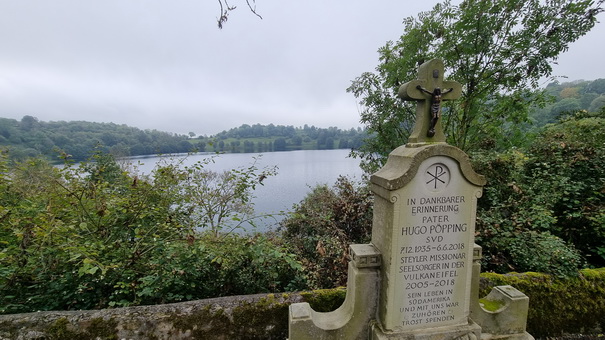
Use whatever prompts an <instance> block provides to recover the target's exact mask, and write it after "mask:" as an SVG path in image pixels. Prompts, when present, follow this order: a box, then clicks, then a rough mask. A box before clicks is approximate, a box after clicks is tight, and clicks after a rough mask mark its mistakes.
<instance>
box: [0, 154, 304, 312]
mask: <svg viewBox="0 0 605 340" xmlns="http://www.w3.org/2000/svg"><path fill="white" fill-rule="evenodd" d="M0 167H1V170H2V171H1V172H0V189H1V191H0V221H1V223H0V237H1V239H0V259H1V260H2V266H1V267H0V268H1V269H0V313H13V312H27V311H35V310H56V309H64V310H69V309H90V308H103V307H108V306H128V305H136V304H150V303H167V302H177V301H183V300H187V299H199V298H207V297H215V296H221V295H231V294H249V293H256V292H270V291H284V290H287V289H295V288H299V287H302V286H304V282H302V279H301V278H302V274H301V265H300V263H298V262H297V261H296V260H295V259H294V256H293V255H290V254H288V253H287V252H286V251H285V248H284V246H283V245H282V244H281V243H280V241H279V239H277V238H270V237H268V236H261V235H238V234H234V233H232V232H230V231H231V229H232V228H234V227H235V226H236V225H233V224H230V225H229V226H228V228H229V229H224V227H225V226H227V224H225V223H226V222H225V221H228V220H232V219H235V220H237V221H236V223H241V222H242V220H243V219H242V218H241V216H243V215H242V214H247V213H248V210H247V209H246V211H242V210H239V208H236V207H234V206H231V205H229V204H231V203H229V202H249V200H250V195H251V194H252V191H251V188H252V187H253V186H254V185H255V181H256V182H257V181H258V176H259V175H260V174H259V171H257V169H256V168H248V169H247V170H249V171H246V169H243V170H235V171H233V172H231V175H229V176H226V177H221V176H218V177H214V178H219V179H220V180H223V181H227V184H228V185H227V187H228V188H229V190H228V191H221V193H223V194H224V195H228V197H229V199H230V200H229V202H227V201H224V200H221V199H220V197H221V195H215V196H212V195H213V194H214V193H215V192H213V191H212V190H209V189H208V187H203V186H202V184H203V182H197V181H195V180H192V179H191V176H196V175H200V174H202V173H203V174H208V173H209V172H207V171H206V170H205V169H204V167H203V164H196V165H194V166H192V167H184V168H183V167H180V166H177V165H174V164H165V165H162V166H159V167H158V168H156V169H155V170H154V174H153V176H151V177H146V176H142V175H141V176H137V175H132V174H130V173H127V172H125V171H123V170H122V169H121V168H120V167H119V166H118V165H117V164H116V162H115V160H114V159H113V158H112V157H111V156H109V155H107V154H102V153H99V154H96V155H95V156H94V157H93V160H92V161H91V162H86V163H82V164H80V165H79V166H75V165H73V166H65V167H52V166H50V165H49V164H48V163H46V162H45V161H41V160H31V161H27V162H23V163H19V164H14V165H13V164H10V163H9V162H8V160H7V158H6V157H5V158H3V159H1V160H0ZM260 173H265V171H260ZM223 183H225V182H223ZM230 183H235V184H233V185H231V186H229V185H230ZM213 185H216V186H217V188H218V187H220V183H218V182H217V183H214V184H213ZM207 189H208V190H209V191H205V190H207ZM217 190H218V189H217ZM221 190H224V188H221ZM194 193H198V194H199V195H193V194H194ZM203 194H206V197H207V198H208V200H209V201H213V202H215V203H216V205H214V206H213V209H214V210H211V211H210V210H198V207H197V206H196V202H198V200H201V199H203ZM214 211H219V212H220V214H222V215H220V216H222V217H223V218H224V220H223V221H220V223H221V224H213V225H209V224H199V222H200V221H204V220H203V219H201V218H200V216H210V217H209V218H211V219H213V220H214V221H216V220H217V218H216V216H217V215H212V214H211V213H212V212H214ZM204 214H206V215H204ZM209 214H210V215H209ZM246 216H248V215H246ZM248 218H250V217H248Z"/></svg>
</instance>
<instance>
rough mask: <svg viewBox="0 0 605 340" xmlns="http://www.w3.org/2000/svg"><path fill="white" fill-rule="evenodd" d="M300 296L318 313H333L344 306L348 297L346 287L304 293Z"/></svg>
mask: <svg viewBox="0 0 605 340" xmlns="http://www.w3.org/2000/svg"><path fill="white" fill-rule="evenodd" d="M300 295H301V296H302V297H303V300H304V301H305V302H308V303H309V305H310V306H311V308H313V310H314V311H316V312H332V311H334V310H336V309H337V308H338V307H340V306H341V305H342V303H343V302H344V300H345V297H346V295H347V289H346V288H344V287H340V288H335V289H319V290H314V291H311V292H302V293H300Z"/></svg>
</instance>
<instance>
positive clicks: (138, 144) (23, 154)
mask: <svg viewBox="0 0 605 340" xmlns="http://www.w3.org/2000/svg"><path fill="white" fill-rule="evenodd" d="M193 136H195V134H194V133H190V134H189V135H184V134H176V133H169V132H162V131H158V130H155V129H154V130H141V129H138V128H136V127H131V126H127V125H124V124H121V125H120V124H114V123H93V122H85V121H69V122H66V121H51V122H44V121H40V120H38V119H37V118H36V117H33V116H29V115H26V116H24V117H23V118H22V119H21V120H16V119H9V118H0V147H2V148H4V149H8V151H9V156H10V158H12V159H26V158H32V157H39V156H42V157H46V158H47V159H49V160H53V161H58V160H59V158H69V159H72V160H74V161H82V160H85V159H87V158H89V157H90V156H91V155H92V153H93V151H94V150H102V151H103V152H107V153H110V154H112V155H114V156H116V157H127V156H139V155H154V154H175V153H189V152H250V153H252V152H259V153H260V152H271V151H288V150H303V149H305V150H309V149H319V150H323V149H347V148H356V147H359V146H360V145H361V143H362V141H363V138H364V136H365V132H364V131H363V130H362V129H350V130H341V129H338V128H335V127H330V128H317V127H315V126H308V125H305V126H304V127H298V128H295V127H293V126H283V125H274V124H269V125H260V124H255V125H252V126H250V125H246V124H244V125H242V126H240V127H238V128H233V129H230V130H228V131H223V132H220V133H218V134H216V135H214V136H209V137H208V136H200V137H197V138H192V137H193Z"/></svg>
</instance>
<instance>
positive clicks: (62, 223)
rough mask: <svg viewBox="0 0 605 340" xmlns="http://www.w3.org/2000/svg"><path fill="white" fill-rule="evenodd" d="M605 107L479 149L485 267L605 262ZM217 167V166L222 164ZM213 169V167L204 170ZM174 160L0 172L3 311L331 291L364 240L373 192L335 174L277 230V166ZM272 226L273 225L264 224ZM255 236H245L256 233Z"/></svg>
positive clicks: (20, 166)
mask: <svg viewBox="0 0 605 340" xmlns="http://www.w3.org/2000/svg"><path fill="white" fill-rule="evenodd" d="M604 143H605V109H603V110H601V111H600V112H599V113H587V112H578V113H574V114H570V115H569V116H566V117H565V118H561V119H560V121H559V122H558V123H556V124H551V125H548V126H546V127H545V128H544V129H543V130H542V131H541V132H540V133H539V134H537V135H536V136H535V137H534V138H533V139H532V141H531V143H530V144H531V146H530V147H527V148H517V149H513V150H508V151H506V152H496V151H492V152H481V153H473V154H472V156H473V162H474V166H475V168H476V170H477V171H478V172H479V173H482V174H484V175H486V177H487V178H488V179H489V180H488V184H487V186H486V187H485V189H484V196H483V197H482V198H481V199H480V200H479V207H478V213H477V228H476V233H477V234H476V241H477V243H479V244H480V245H481V246H482V247H483V255H484V257H483V262H482V264H483V268H484V271H493V272H498V273H506V272H510V271H537V272H543V273H549V274H551V275H554V276H557V277H569V276H577V275H578V270H579V269H581V268H595V267H603V266H605V220H604V216H605V215H603V212H604V211H605V163H604V162H605V155H604V154H603V153H604V152H605V150H604V148H603V147H602V146H603V145H604ZM218 157H220V156H218ZM210 161H211V160H207V161H206V162H210ZM206 164H207V163H203V162H202V163H196V164H194V165H191V166H188V167H182V166H180V165H179V164H178V163H172V162H169V161H168V160H167V161H166V163H163V164H158V166H157V167H156V169H154V171H153V173H152V174H150V175H149V176H146V175H140V174H137V173H136V170H135V171H133V169H129V171H126V170H125V169H123V168H121V167H120V166H119V164H118V163H117V162H116V160H115V158H113V156H111V155H110V154H107V153H103V152H100V151H99V152H98V153H96V154H95V155H94V156H93V158H91V159H90V160H89V161H86V162H82V163H80V164H78V166H71V167H56V166H52V165H51V164H49V163H48V162H47V161H45V160H43V159H29V160H26V161H22V162H13V161H10V160H9V159H8V158H7V157H6V155H5V154H3V157H2V159H1V162H0V166H1V169H0V221H1V223H0V225H1V229H0V259H1V260H2V263H3V266H2V267H1V268H0V313H16V312H27V311H35V310H72V309H91V308H107V307H119V306H132V305H143V304H157V303H169V302H178V301H187V300H194V299H202V298H208V297H216V296H226V295H238V294H251V293H259V292H283V291H294V290H303V289H318V288H332V287H336V286H340V285H343V284H344V283H345V282H346V269H345V268H346V263H347V260H348V258H347V256H348V253H347V252H348V245H349V244H351V243H366V242H368V241H369V239H370V234H371V221H372V196H371V195H370V193H369V190H368V188H367V186H366V185H365V184H363V183H354V182H352V181H350V180H349V179H347V178H344V177H343V178H340V179H339V180H338V181H337V182H336V183H335V184H334V186H331V187H330V186H325V185H324V186H319V187H317V188H314V190H313V191H312V192H311V193H310V194H309V195H308V197H306V198H305V199H304V200H303V201H301V202H300V203H299V204H297V205H296V206H295V207H294V209H293V211H292V213H291V214H289V215H288V216H287V217H286V218H285V219H284V220H283V221H282V222H281V223H280V227H279V229H278V230H277V231H272V232H266V233H257V232H254V229H251V231H250V232H248V233H242V232H235V231H236V230H237V228H238V226H243V225H244V224H245V225H246V228H247V229H249V228H250V224H249V222H250V223H251V224H255V223H259V219H257V218H255V215H254V212H253V209H252V208H253V207H252V206H251V198H252V197H253V195H254V188H255V187H256V186H257V185H259V183H260V181H262V180H271V176H272V175H273V174H275V169H273V168H263V169H259V168H257V167H256V165H255V162H254V160H253V159H252V161H251V164H250V165H249V166H247V167H243V168H240V169H234V170H231V171H227V172H225V173H214V172H212V171H210V170H207V169H206V168H205V165H206ZM269 218H270V217H269ZM249 230H250V229H249Z"/></svg>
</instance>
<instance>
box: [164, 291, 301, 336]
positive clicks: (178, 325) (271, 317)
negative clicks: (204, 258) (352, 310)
mask: <svg viewBox="0 0 605 340" xmlns="http://www.w3.org/2000/svg"><path fill="white" fill-rule="evenodd" d="M285 301H286V300H285V299H280V298H277V297H276V296H275V295H273V294H269V295H267V296H266V297H265V298H261V299H260V300H258V301H254V302H249V301H243V302H241V303H240V304H238V305H237V306H234V307H232V309H231V310H229V311H227V310H225V309H223V307H219V306H215V307H214V308H213V307H212V306H206V307H204V308H202V309H200V310H198V311H196V312H193V313H191V314H186V315H181V314H175V315H173V316H172V317H171V321H172V322H173V326H174V328H175V329H176V330H177V331H179V332H181V333H185V332H189V333H190V336H191V339H210V338H211V339H284V338H286V337H287V336H288V306H289V303H287V302H285Z"/></svg>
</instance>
